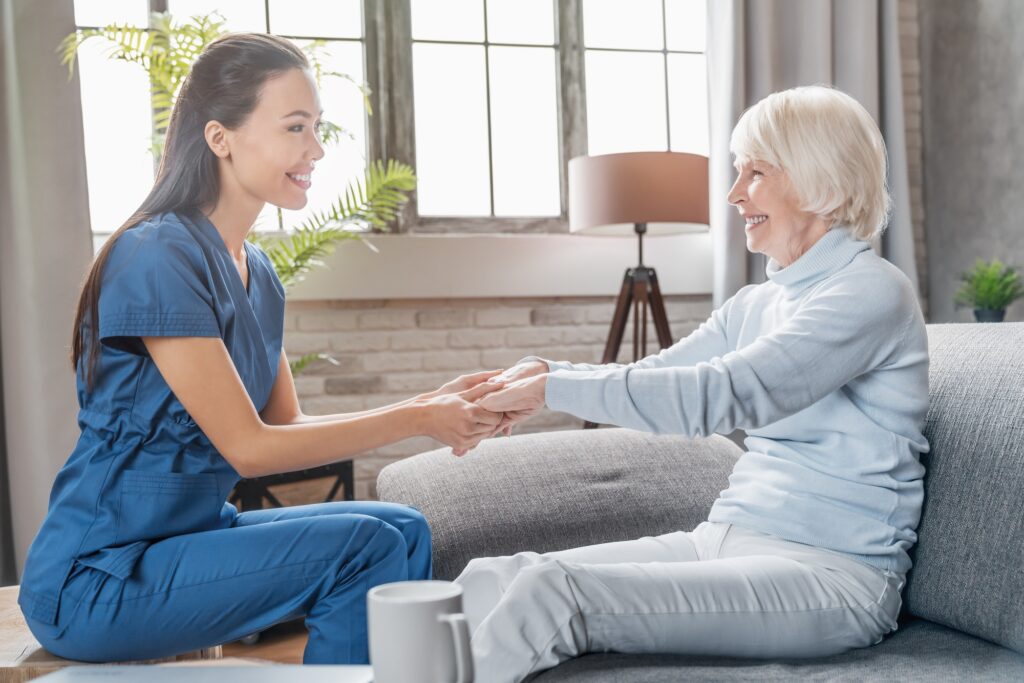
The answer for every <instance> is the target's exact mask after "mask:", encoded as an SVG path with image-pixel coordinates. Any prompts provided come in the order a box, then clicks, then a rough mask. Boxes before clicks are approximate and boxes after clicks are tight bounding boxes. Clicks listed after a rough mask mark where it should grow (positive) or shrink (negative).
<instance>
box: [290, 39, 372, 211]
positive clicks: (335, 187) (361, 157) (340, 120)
mask: <svg viewBox="0 0 1024 683" xmlns="http://www.w3.org/2000/svg"><path fill="white" fill-rule="evenodd" d="M326 51H327V52H326V53H325V54H324V55H323V64H324V70H325V71H338V72H341V73H345V74H348V75H350V76H352V78H354V79H355V80H356V81H357V82H359V83H362V82H363V50H362V43H351V42H333V41H332V42H329V43H327V46H326ZM320 104H321V106H322V107H323V108H324V118H325V119H326V120H328V121H330V122H332V123H334V124H337V125H339V126H341V127H342V128H344V129H346V130H348V131H349V132H351V133H352V134H353V135H354V136H355V139H354V140H353V139H351V138H349V137H347V136H342V138H341V140H339V141H338V142H337V143H334V144H332V145H329V146H327V147H325V148H324V158H323V159H321V160H320V161H318V162H317V163H316V168H315V169H314V171H313V179H312V180H313V185H312V187H310V188H309V191H308V192H307V193H306V197H307V198H308V200H309V202H308V203H307V204H306V206H305V208H304V209H302V210H301V211H282V216H283V218H284V227H285V228H286V229H290V228H295V227H298V226H299V224H300V223H302V222H303V221H304V220H306V218H308V217H309V216H310V214H311V213H312V212H314V211H317V212H319V211H323V210H325V209H327V208H329V207H330V206H331V204H333V203H334V201H335V200H336V199H337V198H338V195H341V194H344V192H345V187H346V186H347V185H348V184H349V182H350V181H352V180H354V179H356V178H362V176H363V172H364V170H365V169H366V110H365V108H364V107H363V95H362V93H360V92H359V89H358V88H356V86H355V84H353V83H352V82H351V81H347V80H345V79H342V78H331V77H329V76H328V77H325V78H324V79H323V83H322V84H321V87H320Z"/></svg>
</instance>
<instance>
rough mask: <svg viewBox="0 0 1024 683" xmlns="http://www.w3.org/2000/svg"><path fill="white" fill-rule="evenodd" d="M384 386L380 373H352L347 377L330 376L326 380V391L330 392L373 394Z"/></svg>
mask: <svg viewBox="0 0 1024 683" xmlns="http://www.w3.org/2000/svg"><path fill="white" fill-rule="evenodd" d="M383 386H384V380H383V378H382V377H381V376H380V375H350V376H347V377H328V378H327V379H326V380H325V382H324V391H325V392H326V393H328V394H343V395H348V394H373V393H377V392H379V391H380V390H381V388H382V387H383Z"/></svg>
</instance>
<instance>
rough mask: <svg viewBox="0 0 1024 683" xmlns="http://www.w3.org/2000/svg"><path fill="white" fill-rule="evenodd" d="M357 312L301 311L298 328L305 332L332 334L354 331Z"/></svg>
mask: <svg viewBox="0 0 1024 683" xmlns="http://www.w3.org/2000/svg"><path fill="white" fill-rule="evenodd" d="M358 316H359V311H334V310H330V309H328V310H325V311H303V312H301V313H299V322H298V328H299V329H300V330H303V331H305V332H333V331H336V330H354V329H356V326H357V323H358Z"/></svg>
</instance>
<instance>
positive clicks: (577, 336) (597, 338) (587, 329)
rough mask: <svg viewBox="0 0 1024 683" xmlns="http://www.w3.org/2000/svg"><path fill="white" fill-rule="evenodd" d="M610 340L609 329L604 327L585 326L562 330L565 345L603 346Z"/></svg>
mask: <svg viewBox="0 0 1024 683" xmlns="http://www.w3.org/2000/svg"><path fill="white" fill-rule="evenodd" d="M607 339H608V328H607V327H605V326H603V325H584V326H580V327H570V328H567V329H564V330H562V343H564V344H603V343H604V342H605V341H606V340H607Z"/></svg>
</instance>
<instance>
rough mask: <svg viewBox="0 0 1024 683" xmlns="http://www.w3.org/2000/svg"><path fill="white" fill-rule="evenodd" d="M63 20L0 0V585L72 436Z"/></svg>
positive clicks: (81, 251)
mask: <svg viewBox="0 0 1024 683" xmlns="http://www.w3.org/2000/svg"><path fill="white" fill-rule="evenodd" d="M74 29H75V22H74V5H73V2H72V0H0V126H2V128H0V151H2V155H0V361H2V366H0V367H2V372H0V382H2V391H3V400H2V402H0V403H2V408H0V410H2V414H0V438H2V439H3V440H2V441H0V474H2V475H3V480H2V481H0V485H2V489H3V491H2V492H0V571H2V572H3V575H2V576H0V584H3V583H13V582H14V581H15V580H16V576H14V575H13V573H12V569H14V568H15V567H17V568H21V567H23V566H24V562H25V553H26V551H27V550H28V545H29V543H31V541H32V538H33V537H34V536H35V533H36V530H37V529H38V528H39V524H40V522H42V519H43V517H44V516H45V514H46V508H47V502H48V498H49V493H50V488H51V486H52V484H53V480H54V476H55V475H56V473H57V470H59V469H60V466H61V465H62V464H63V463H64V461H65V460H66V459H67V456H68V454H69V453H70V452H71V449H72V448H73V447H74V444H75V440H76V438H77V436H78V428H77V424H76V415H77V411H78V404H77V400H76V397H75V381H74V375H73V374H72V372H71V369H70V366H69V364H68V360H67V357H68V349H69V347H70V338H71V326H72V322H73V316H74V307H75V302H76V300H77V295H78V288H79V285H80V283H81V279H82V277H83V275H84V273H85V270H86V268H87V267H88V265H89V262H90V261H91V259H92V238H91V234H90V227H89V206H88V200H87V194H86V185H85V152H84V146H83V141H82V114H81V102H80V95H79V85H78V78H77V76H76V77H75V78H74V79H72V80H70V81H69V80H68V76H67V68H66V67H63V66H61V64H60V58H59V56H58V55H57V53H56V49H57V45H58V44H59V43H60V40H61V38H63V37H64V36H65V35H67V34H68V33H70V32H72V31H73V30H74ZM110 114H111V116H117V107H116V105H114V104H111V111H110Z"/></svg>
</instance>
